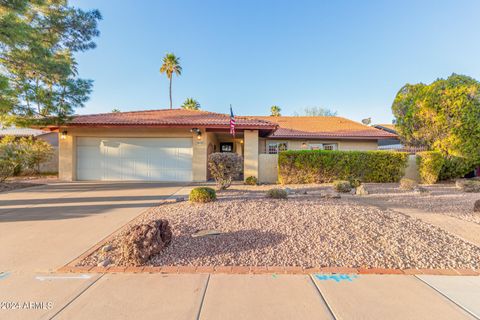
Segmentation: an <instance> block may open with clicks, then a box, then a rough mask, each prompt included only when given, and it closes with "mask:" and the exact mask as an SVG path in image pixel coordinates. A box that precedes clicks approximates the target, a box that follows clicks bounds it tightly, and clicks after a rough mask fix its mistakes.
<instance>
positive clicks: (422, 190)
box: [413, 186, 429, 194]
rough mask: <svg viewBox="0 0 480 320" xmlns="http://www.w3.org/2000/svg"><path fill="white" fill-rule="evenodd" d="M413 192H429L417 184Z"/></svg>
mask: <svg viewBox="0 0 480 320" xmlns="http://www.w3.org/2000/svg"><path fill="white" fill-rule="evenodd" d="M413 192H414V193H417V194H426V193H429V192H428V190H427V189H425V188H424V187H420V186H416V187H415V188H414V189H413Z"/></svg>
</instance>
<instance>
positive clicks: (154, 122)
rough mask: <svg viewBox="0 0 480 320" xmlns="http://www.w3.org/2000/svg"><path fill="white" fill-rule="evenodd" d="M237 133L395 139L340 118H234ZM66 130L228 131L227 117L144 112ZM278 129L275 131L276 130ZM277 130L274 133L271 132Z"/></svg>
mask: <svg viewBox="0 0 480 320" xmlns="http://www.w3.org/2000/svg"><path fill="white" fill-rule="evenodd" d="M235 119H236V127H237V128H238V129H258V130H264V132H265V131H266V132H267V133H268V131H271V132H272V133H271V134H270V136H269V137H271V138H298V139H307V138H308V139H334V138H344V139H382V138H393V137H396V135H394V134H391V133H389V132H386V131H383V130H379V129H376V128H373V127H370V126H366V125H363V124H361V123H358V122H355V121H352V120H348V119H345V118H342V117H296V116H292V117H264V116H236V117H235ZM68 125H69V126H160V127H207V128H229V126H230V116H229V115H227V114H221V113H214V112H207V111H199V110H184V109H163V110H145V111H132V112H116V113H100V114H92V115H79V116H75V117H74V118H73V120H72V121H71V122H70V123H69V124H68ZM277 128H278V129H277ZM275 129H277V130H276V131H274V130H275Z"/></svg>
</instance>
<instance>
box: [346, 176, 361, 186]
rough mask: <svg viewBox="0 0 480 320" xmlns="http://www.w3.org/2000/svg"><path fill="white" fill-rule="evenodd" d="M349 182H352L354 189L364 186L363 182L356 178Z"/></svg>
mask: <svg viewBox="0 0 480 320" xmlns="http://www.w3.org/2000/svg"><path fill="white" fill-rule="evenodd" d="M348 182H350V186H351V187H352V188H358V187H360V185H361V184H362V181H360V179H355V178H350V179H348Z"/></svg>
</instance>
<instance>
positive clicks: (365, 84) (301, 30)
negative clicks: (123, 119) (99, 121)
mask: <svg viewBox="0 0 480 320" xmlns="http://www.w3.org/2000/svg"><path fill="white" fill-rule="evenodd" d="M71 4H73V5H75V6H79V7H81V8H84V9H89V8H98V9H99V10H100V11H101V13H102V14H103V18H104V19H103V21H101V23H100V31H101V36H100V38H98V39H97V45H98V47H97V48H96V49H95V50H92V51H88V52H86V53H82V54H80V55H78V62H79V64H80V75H81V76H82V77H85V78H90V79H93V80H94V81H95V82H94V92H93V94H92V96H91V99H90V101H89V102H88V103H87V106H86V108H84V109H82V110H80V113H97V112H109V111H111V110H112V109H113V108H119V109H120V110H122V111H128V110H143V109H159V108H167V107H168V82H167V79H166V77H165V76H164V75H160V73H159V68H160V65H161V59H162V57H163V55H164V54H165V53H166V52H173V53H175V54H176V55H178V56H179V57H180V58H181V63H182V66H183V74H182V76H181V77H175V78H174V80H173V99H174V107H175V106H177V107H178V106H180V104H181V103H182V102H183V101H184V100H185V98H187V97H193V98H195V99H197V100H198V101H199V102H200V103H201V105H202V108H203V109H205V110H209V111H216V112H224V113H227V112H228V106H229V104H232V105H233V107H234V111H235V113H236V114H243V115H246V114H259V115H260V114H268V112H269V109H270V106H271V105H273V104H276V105H279V106H280V107H281V108H282V114H283V115H291V114H293V112H294V111H301V110H303V109H304V108H305V107H311V106H321V107H327V108H330V109H333V110H337V111H338V113H339V115H341V116H345V117H348V118H351V119H354V120H361V119H362V118H365V117H369V116H370V117H372V118H373V122H375V123H380V122H387V123H389V122H391V120H392V114H391V111H390V107H391V103H392V101H393V98H394V97H395V94H396V92H397V91H398V89H400V88H401V87H402V86H403V85H404V84H405V83H416V82H427V83H428V82H431V81H433V80H435V79H436V78H439V77H447V76H448V75H449V74H451V73H452V72H455V73H461V74H466V75H470V76H472V77H475V78H477V79H480V39H479V32H480V19H479V17H478V13H479V12H480V1H478V0H471V1H465V0H449V1H447V0H421V1H419V0H404V1H361V0H358V1H291V0H290V1H282V0H276V1H274V0H272V1H261V0H257V1H251V0H242V1H225V0H223V1H220V0H219V1H210V0H202V1H198V0H192V1H181V0H175V1H171V0H170V1H154V0H150V1H146V0H145V1H144V0H142V1H140V0H137V1H133V0H132V1H125V0H117V1H114V0H102V1H95V0H75V1H71Z"/></svg>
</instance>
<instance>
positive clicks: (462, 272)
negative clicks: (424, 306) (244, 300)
mask: <svg viewBox="0 0 480 320" xmlns="http://www.w3.org/2000/svg"><path fill="white" fill-rule="evenodd" d="M57 272H59V273H160V274H205V273H208V274H210V273H213V274H312V273H327V274H382V275H392V274H393V275H441V276H480V269H479V270H473V269H405V270H401V269H382V268H372V269H366V268H342V267H325V268H307V269H304V268H301V267H275V266H274V267H259V266H251V267H246V266H198V267H195V266H163V267H150V266H146V267H116V266H115V267H93V266H88V267H75V266H72V265H66V266H64V267H61V268H60V269H58V270H57Z"/></svg>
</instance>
